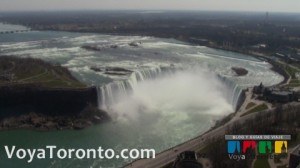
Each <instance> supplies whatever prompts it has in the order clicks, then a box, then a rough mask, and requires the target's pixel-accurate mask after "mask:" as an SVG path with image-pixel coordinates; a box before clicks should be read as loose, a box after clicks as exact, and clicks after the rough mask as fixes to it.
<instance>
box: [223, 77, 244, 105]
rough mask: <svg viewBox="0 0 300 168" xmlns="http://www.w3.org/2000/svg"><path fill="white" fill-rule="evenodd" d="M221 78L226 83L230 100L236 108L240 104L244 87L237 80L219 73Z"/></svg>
mask: <svg viewBox="0 0 300 168" xmlns="http://www.w3.org/2000/svg"><path fill="white" fill-rule="evenodd" d="M218 77H219V79H220V80H221V81H222V82H223V83H224V84H225V85H226V87H227V88H228V92H227V93H226V95H227V98H228V101H229V102H230V104H231V105H232V107H233V109H234V110H237V108H238V107H239V105H240V103H241V102H240V100H241V96H242V92H243V89H242V88H241V87H240V86H239V85H238V84H237V83H236V82H235V81H232V80H230V79H228V78H226V77H223V76H220V75H218Z"/></svg>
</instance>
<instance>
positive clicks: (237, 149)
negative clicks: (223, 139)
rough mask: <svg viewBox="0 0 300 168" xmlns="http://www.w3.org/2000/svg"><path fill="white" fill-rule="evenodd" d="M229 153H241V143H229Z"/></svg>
mask: <svg viewBox="0 0 300 168" xmlns="http://www.w3.org/2000/svg"><path fill="white" fill-rule="evenodd" d="M227 152H228V153H229V154H236V153H241V143H240V141H227Z"/></svg>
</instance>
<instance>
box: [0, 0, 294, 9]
mask: <svg viewBox="0 0 300 168" xmlns="http://www.w3.org/2000/svg"><path fill="white" fill-rule="evenodd" d="M72 9H76V10H78V9H80V10H86V9H93V10H94V9H140V10H143V9H145V10H163V9H168V10H169V9H171V10H173V9H174V10H177V9H179V10H219V11H278V12H300V0H0V11H24V10H26V11H28V10H72Z"/></svg>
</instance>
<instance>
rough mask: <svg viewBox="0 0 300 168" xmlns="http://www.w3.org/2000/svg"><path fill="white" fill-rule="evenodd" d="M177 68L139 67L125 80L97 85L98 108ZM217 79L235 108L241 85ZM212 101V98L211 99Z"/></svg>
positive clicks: (104, 107) (226, 79)
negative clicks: (146, 81) (141, 83)
mask: <svg viewBox="0 0 300 168" xmlns="http://www.w3.org/2000/svg"><path fill="white" fill-rule="evenodd" d="M177 70H180V69H178V68H176V69H175V68H172V67H168V68H161V67H153V68H140V69H139V70H136V71H134V72H133V73H132V74H131V75H130V76H129V78H128V79H127V80H116V81H114V82H111V83H109V84H106V85H103V86H98V87H97V95H98V108H101V109H104V110H108V109H109V107H110V106H111V105H113V104H115V103H117V102H118V101H119V99H120V98H124V97H127V96H129V95H130V94H131V93H132V92H134V91H135V88H136V87H137V85H138V83H139V82H142V81H145V80H151V79H156V78H158V77H161V76H163V75H166V76H168V75H171V74H174V73H175V72H176V71H177ZM217 77H218V79H219V80H220V81H221V82H222V83H223V84H225V88H227V90H226V91H224V93H225V95H226V97H227V101H228V102H229V103H230V104H231V105H232V108H233V109H234V110H236V109H237V108H238V106H239V104H240V99H241V95H242V92H243V91H242V89H241V87H240V86H239V85H238V84H237V83H236V82H234V81H232V80H230V79H228V78H226V77H223V76H220V75H217ZM212 101H213V100H212Z"/></svg>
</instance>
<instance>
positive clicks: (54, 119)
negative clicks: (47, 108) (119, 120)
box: [0, 106, 110, 131]
mask: <svg viewBox="0 0 300 168" xmlns="http://www.w3.org/2000/svg"><path fill="white" fill-rule="evenodd" d="M109 120H110V117H109V116H108V114H107V113H106V112H105V111H102V110H99V109H97V108H95V107H93V106H87V107H86V108H85V109H84V110H83V111H82V112H81V113H79V114H76V115H46V114H43V113H38V112H30V113H27V114H21V115H17V116H11V117H8V118H4V119H1V120H0V130H11V129H33V130H37V131H50V130H64V129H75V130H78V129H84V128H86V127H89V126H92V125H94V124H100V123H104V122H108V121H109Z"/></svg>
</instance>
